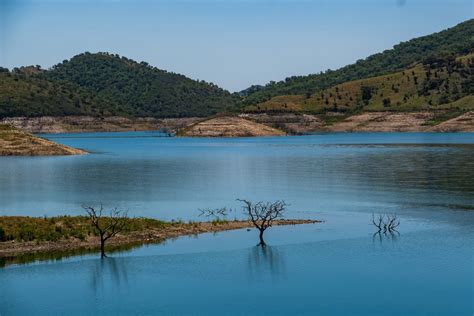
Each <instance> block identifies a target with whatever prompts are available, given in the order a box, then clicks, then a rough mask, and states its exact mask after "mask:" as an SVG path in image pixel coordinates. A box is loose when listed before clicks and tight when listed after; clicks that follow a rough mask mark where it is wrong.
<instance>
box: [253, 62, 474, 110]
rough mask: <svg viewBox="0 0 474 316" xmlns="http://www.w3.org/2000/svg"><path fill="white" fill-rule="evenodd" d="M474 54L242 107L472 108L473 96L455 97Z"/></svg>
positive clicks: (310, 108) (303, 108) (463, 81)
mask: <svg viewBox="0 0 474 316" xmlns="http://www.w3.org/2000/svg"><path fill="white" fill-rule="evenodd" d="M473 64H474V54H469V55H466V56H462V57H459V58H457V60H456V63H450V64H449V63H448V64H433V65H431V67H430V66H427V65H422V64H417V65H414V66H413V67H411V68H408V69H406V70H404V71H400V72H395V73H392V74H388V75H383V76H378V77H372V78H368V79H362V80H355V81H349V82H346V83H342V84H339V85H336V86H334V87H331V88H329V89H325V90H322V91H319V92H316V93H314V94H311V95H283V96H277V97H274V98H272V99H270V100H268V101H266V102H263V103H260V104H257V105H252V106H248V107H246V108H245V111H246V112H250V113H263V112H276V113H281V112H300V113H301V112H302V113H314V114H321V113H326V112H340V113H352V114H357V113H361V112H380V111H390V112H421V111H430V112H436V111H456V112H457V113H458V114H462V113H463V112H467V111H472V110H474V102H472V101H473V96H472V95H468V96H465V97H462V96H461V97H459V95H460V91H462V89H463V88H462V85H463V83H464V84H466V82H467V81H466V80H468V78H467V77H468V76H469V74H470V73H471V72H472V69H473Z"/></svg>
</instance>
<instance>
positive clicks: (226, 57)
mask: <svg viewBox="0 0 474 316" xmlns="http://www.w3.org/2000/svg"><path fill="white" fill-rule="evenodd" d="M473 3H474V0H320V1H318V0H313V1H311V0H292V1H291V0H240V1H239V0H156V1H153V0H0V66H3V67H8V68H10V69H11V68H13V67H17V66H25V65H41V66H42V67H43V68H49V67H51V66H52V65H54V64H56V63H58V62H61V61H63V60H64V59H69V58H71V57H72V56H74V55H77V54H79V53H82V52H85V51H89V52H99V51H106V52H110V53H114V54H119V55H122V56H126V57H128V58H131V59H134V60H137V61H146V62H148V63H149V64H151V65H153V66H156V67H158V68H161V69H166V70H168V71H172V72H177V73H181V74H184V75H186V76H188V77H190V78H193V79H199V80H206V81H208V82H213V83H215V84H218V85H219V86H221V87H223V88H225V89H228V90H230V91H239V90H242V89H245V88H247V87H249V86H250V85H252V84H265V83H267V82H269V81H271V80H274V81H279V80H283V79H285V78H286V77H289V76H293V75H306V74H310V73H317V72H320V71H324V70H326V69H337V68H339V67H342V66H344V65H347V64H350V63H353V62H355V61H356V60H358V59H361V58H365V57H367V56H369V55H371V54H373V53H377V52H381V51H383V50H385V49H389V48H391V47H392V46H393V45H395V44H397V43H399V42H401V41H406V40H409V39H411V38H414V37H418V36H422V35H427V34H430V33H433V32H437V31H441V30H443V29H446V28H448V27H452V26H454V25H456V24H458V23H460V22H462V21H465V20H468V19H472V18H473V16H474V14H473Z"/></svg>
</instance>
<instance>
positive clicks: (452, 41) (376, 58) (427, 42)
mask: <svg viewBox="0 0 474 316" xmlns="http://www.w3.org/2000/svg"><path fill="white" fill-rule="evenodd" d="M473 34H474V19H471V20H468V21H466V22H463V23H460V24H458V25H456V26H454V27H452V28H450V29H447V30H444V31H441V32H439V33H434V34H431V35H428V36H423V37H419V38H415V39H412V40H410V41H407V42H403V43H400V44H398V45H395V46H394V47H393V49H389V50H386V51H384V52H382V53H379V54H375V55H372V56H369V57H367V58H366V59H363V60H359V61H357V62H356V63H355V64H352V65H348V66H345V67H343V68H340V69H338V70H328V71H326V72H324V73H320V74H312V75H308V76H294V77H290V78H286V79H285V80H283V81H280V82H276V83H275V82H272V83H269V84H267V85H266V86H264V87H259V86H253V87H251V88H249V89H247V90H244V91H243V92H242V95H244V100H243V105H256V104H259V103H262V102H265V101H268V100H270V99H271V98H272V97H275V96H280V95H311V94H313V93H315V92H317V91H320V90H324V89H327V88H329V87H332V86H334V85H337V84H341V83H344V82H348V81H353V80H358V79H365V78H370V77H376V76H380V75H385V74H388V73H393V72H396V71H401V70H403V69H405V68H408V67H410V66H412V65H413V64H415V63H419V62H421V61H422V60H424V59H426V58H427V57H431V56H440V55H450V54H453V55H457V56H460V55H465V54H468V53H470V52H471V51H472V50H473V49H474V36H473Z"/></svg>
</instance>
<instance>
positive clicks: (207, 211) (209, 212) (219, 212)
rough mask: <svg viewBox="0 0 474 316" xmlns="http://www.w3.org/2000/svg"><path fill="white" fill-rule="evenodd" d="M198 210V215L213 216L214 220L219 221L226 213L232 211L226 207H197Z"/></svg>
mask: <svg viewBox="0 0 474 316" xmlns="http://www.w3.org/2000/svg"><path fill="white" fill-rule="evenodd" d="M199 212H200V214H199V216H204V217H207V218H214V220H217V221H219V220H221V219H224V218H226V217H227V215H228V214H229V213H231V212H232V209H228V208H226V207H221V208H215V209H211V208H203V209H199Z"/></svg>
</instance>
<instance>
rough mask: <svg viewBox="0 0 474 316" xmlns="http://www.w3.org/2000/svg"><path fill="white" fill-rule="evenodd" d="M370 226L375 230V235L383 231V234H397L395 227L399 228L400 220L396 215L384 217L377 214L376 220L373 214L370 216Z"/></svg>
mask: <svg viewBox="0 0 474 316" xmlns="http://www.w3.org/2000/svg"><path fill="white" fill-rule="evenodd" d="M372 224H373V225H374V226H375V227H376V228H377V231H376V232H375V234H380V233H381V232H382V230H383V233H384V234H385V233H387V232H388V233H393V232H398V231H397V227H398V226H400V220H399V219H398V217H397V215H395V214H394V215H385V214H379V215H378V217H377V219H376V218H375V216H374V214H372Z"/></svg>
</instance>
